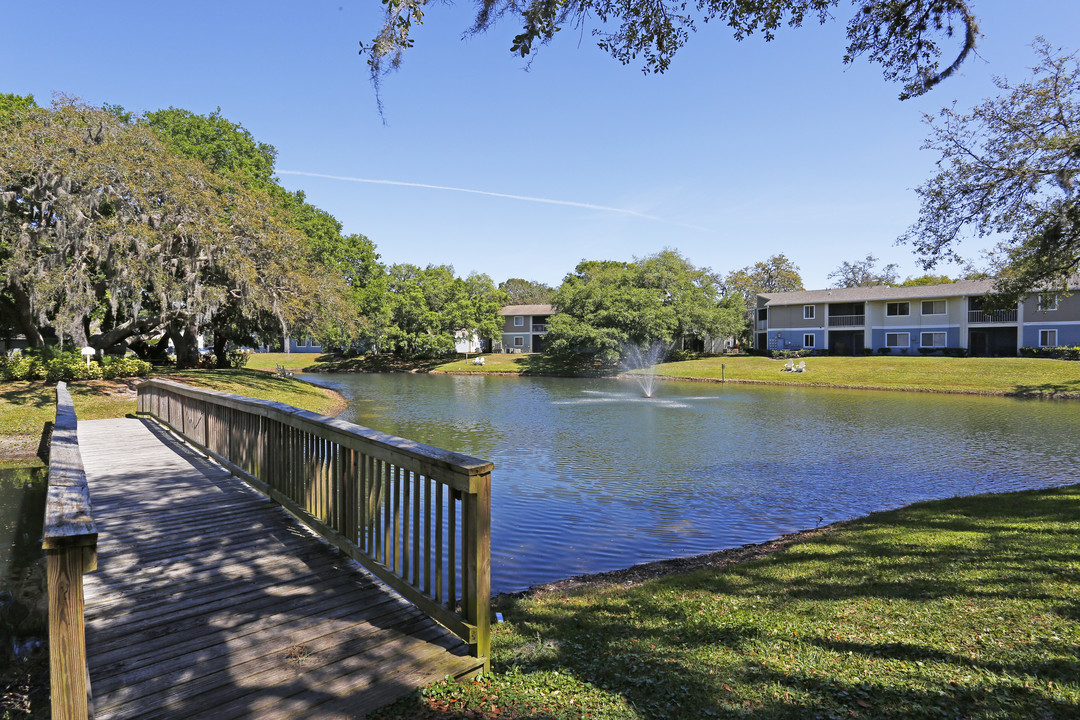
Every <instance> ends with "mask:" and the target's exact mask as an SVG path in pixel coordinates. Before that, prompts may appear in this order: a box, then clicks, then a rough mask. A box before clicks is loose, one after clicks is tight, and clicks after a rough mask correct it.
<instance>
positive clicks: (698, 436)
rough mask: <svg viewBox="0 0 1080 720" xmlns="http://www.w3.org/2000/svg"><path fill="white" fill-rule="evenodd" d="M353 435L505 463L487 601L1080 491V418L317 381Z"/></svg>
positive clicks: (1016, 407) (862, 400)
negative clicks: (1072, 487)
mask: <svg viewBox="0 0 1080 720" xmlns="http://www.w3.org/2000/svg"><path fill="white" fill-rule="evenodd" d="M305 379H307V380H310V381H311V382H314V383H317V384H320V385H325V386H328V387H332V388H334V389H335V390H337V391H338V392H340V393H342V394H343V395H344V396H345V397H346V398H347V399H348V401H349V409H348V410H347V411H346V412H345V413H344V414H343V415H342V419H345V420H349V421H351V422H355V423H358V424H360V425H365V426H367V427H371V428H375V429H377V430H382V431H384V432H388V433H392V434H394V435H399V436H402V437H407V438H411V439H414V440H418V441H421V442H425V443H428V444H431V445H436V446H438V447H443V448H447V449H450V450H456V451H458V452H463V453H467V454H469V455H474V456H476V457H480V458H484V459H487V460H491V461H493V462H494V463H495V471H494V473H493V475H492V541H491V542H492V586H493V589H494V590H496V591H512V590H519V589H523V588H526V587H528V586H530V585H533V584H536V583H543V582H548V581H552V580H558V579H561V578H564V577H568V576H571V575H576V574H581V573H591V572H598V571H603V570H613V569H617V568H622V567H628V566H630V565H634V564H636V563H640V562H645V561H649V560H659V559H665V558H672V557H680V556H687V555H694V554H699V553H706V552H712V551H714V550H719V549H722V548H728V547H736V546H740V545H743V544H745V543H753V542H761V541H764V540H768V539H770V538H773V537H776V536H777V535H780V534H782V533H785V532H791V531H795V530H801V529H805V528H811V527H814V526H815V525H818V524H827V523H830V522H833V521H836V520H842V519H847V518H852V517H855V516H859V515H863V514H866V513H868V512H871V511H873V510H882V509H887V508H894V507H898V506H901V505H905V504H907V503H910V502H914V501H916V500H926V499H932V498H944V497H952V496H955V495H970V494H973V493H979V492H988V491H995V492H996V491H1005V490H1019V489H1024V488H1039V487H1052V486H1057V485H1065V484H1070V483H1075V482H1080V459H1078V457H1077V455H1076V452H1075V449H1076V447H1077V439H1078V437H1080V433H1078V424H1077V419H1078V417H1080V415H1078V413H1080V404H1077V403H1076V402H1067V401H1045V400H1044V401H1037V400H1017V399H1010V398H986V397H974V396H963V395H933V394H924V393H899V392H866V391H843V390H818V389H800V388H783V387H761V386H738V385H724V386H721V385H712V384H702V383H662V384H660V385H659V389H658V396H659V397H658V398H655V399H651V400H650V399H645V398H642V397H641V396H640V391H637V390H635V388H636V385H632V384H630V383H625V382H621V381H616V380H582V379H563V378H507V377H483V376H450V375H411V374H386V375H371V374H365V375H308V376H305Z"/></svg>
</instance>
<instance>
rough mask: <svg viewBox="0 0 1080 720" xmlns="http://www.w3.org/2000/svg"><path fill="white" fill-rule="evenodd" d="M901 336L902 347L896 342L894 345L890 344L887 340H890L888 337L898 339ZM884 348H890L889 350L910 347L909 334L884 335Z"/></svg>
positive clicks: (892, 333) (894, 333)
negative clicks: (902, 338)
mask: <svg viewBox="0 0 1080 720" xmlns="http://www.w3.org/2000/svg"><path fill="white" fill-rule="evenodd" d="M901 335H903V336H904V344H903V345H901V344H900V343H898V342H896V343H890V342H889V338H890V337H893V338H896V339H899V338H900V336H901ZM885 347H890V348H906V347H911V333H909V332H891V333H885Z"/></svg>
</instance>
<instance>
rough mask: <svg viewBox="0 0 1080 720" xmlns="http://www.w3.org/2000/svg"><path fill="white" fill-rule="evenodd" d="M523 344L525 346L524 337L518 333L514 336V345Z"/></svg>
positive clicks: (521, 345) (519, 345)
mask: <svg viewBox="0 0 1080 720" xmlns="http://www.w3.org/2000/svg"><path fill="white" fill-rule="evenodd" d="M524 346H525V338H523V337H521V336H520V335H518V336H517V337H516V338H514V347H524Z"/></svg>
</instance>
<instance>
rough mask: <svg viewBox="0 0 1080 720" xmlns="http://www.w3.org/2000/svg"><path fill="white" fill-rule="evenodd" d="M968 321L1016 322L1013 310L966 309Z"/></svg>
mask: <svg viewBox="0 0 1080 720" xmlns="http://www.w3.org/2000/svg"><path fill="white" fill-rule="evenodd" d="M968 322H969V323H1014V322H1016V311H1015V310H994V311H993V312H986V311H983V310H968Z"/></svg>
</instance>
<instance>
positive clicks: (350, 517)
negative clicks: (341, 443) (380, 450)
mask: <svg viewBox="0 0 1080 720" xmlns="http://www.w3.org/2000/svg"><path fill="white" fill-rule="evenodd" d="M357 454H358V453H357V451H356V450H354V449H352V448H347V449H346V450H345V476H344V478H343V480H344V485H345V502H344V503H343V505H344V508H345V537H347V538H349V540H351V541H352V543H353V544H354V545H356V546H357V547H360V537H359V532H358V529H359V528H358V525H359V524H360V523H359V520H358V519H357V515H358V512H357V511H358V509H359V508H358V505H359V493H358V492H357V489H358V488H359V478H358V477H357V476H358V473H357Z"/></svg>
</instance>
